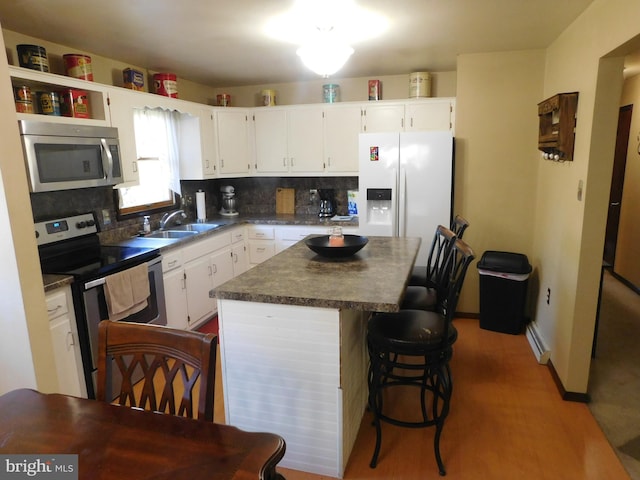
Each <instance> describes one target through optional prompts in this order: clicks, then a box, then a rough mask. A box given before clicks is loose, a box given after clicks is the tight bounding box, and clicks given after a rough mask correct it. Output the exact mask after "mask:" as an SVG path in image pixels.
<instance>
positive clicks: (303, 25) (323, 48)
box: [265, 0, 388, 77]
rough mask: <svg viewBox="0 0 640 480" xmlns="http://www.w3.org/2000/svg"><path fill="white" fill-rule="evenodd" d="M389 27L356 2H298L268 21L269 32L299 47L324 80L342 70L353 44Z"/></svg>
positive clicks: (342, 0) (307, 0)
mask: <svg viewBox="0 0 640 480" xmlns="http://www.w3.org/2000/svg"><path fill="white" fill-rule="evenodd" d="M387 28H388V21H387V19H386V18H385V17H383V16H382V15H379V14H377V13H374V12H371V11H369V10H366V9H364V8H362V7H359V6H357V5H356V4H355V2H354V1H353V0H296V3H295V4H294V6H293V8H292V9H291V10H290V11H288V12H285V13H283V14H280V15H277V16H275V17H272V18H271V19H269V21H268V22H267V23H266V25H265V31H266V33H267V34H268V35H269V36H271V37H273V38H277V39H279V40H283V41H286V42H291V43H294V44H297V45H299V48H298V50H297V54H298V56H300V58H301V59H302V62H303V63H304V65H305V66H306V67H307V68H309V69H311V70H312V71H314V72H315V73H317V74H318V75H321V76H323V77H328V76H329V75H333V74H334V73H336V72H337V71H338V70H340V69H341V68H342V67H343V66H344V64H345V63H346V62H347V60H348V59H349V57H350V56H351V55H352V54H353V53H354V50H353V48H352V47H351V45H352V44H354V43H357V42H361V41H363V40H367V39H370V38H373V37H376V36H378V35H381V34H382V33H383V32H384V31H386V29H387Z"/></svg>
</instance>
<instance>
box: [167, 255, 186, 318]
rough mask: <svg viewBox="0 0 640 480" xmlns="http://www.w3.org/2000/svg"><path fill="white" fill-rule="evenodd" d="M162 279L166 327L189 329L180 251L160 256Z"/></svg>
mask: <svg viewBox="0 0 640 480" xmlns="http://www.w3.org/2000/svg"><path fill="white" fill-rule="evenodd" d="M162 279H163V282H164V299H165V305H166V309H167V325H168V326H169V327H173V328H179V329H183V330H187V329H188V328H189V311H188V309H187V279H186V276H185V272H184V268H182V250H180V249H178V250H175V251H173V250H172V251H170V252H169V253H167V254H163V255H162Z"/></svg>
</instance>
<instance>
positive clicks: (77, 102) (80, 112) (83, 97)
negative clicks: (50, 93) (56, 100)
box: [58, 88, 91, 118]
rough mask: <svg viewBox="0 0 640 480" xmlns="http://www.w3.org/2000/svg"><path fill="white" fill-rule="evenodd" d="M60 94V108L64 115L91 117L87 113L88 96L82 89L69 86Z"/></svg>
mask: <svg viewBox="0 0 640 480" xmlns="http://www.w3.org/2000/svg"><path fill="white" fill-rule="evenodd" d="M58 93H59V94H60V110H61V112H62V115H63V116H65V117H75V118H91V117H90V114H89V97H88V96H87V92H85V91H84V90H76V89H75V88H69V89H67V90H63V91H61V92H58Z"/></svg>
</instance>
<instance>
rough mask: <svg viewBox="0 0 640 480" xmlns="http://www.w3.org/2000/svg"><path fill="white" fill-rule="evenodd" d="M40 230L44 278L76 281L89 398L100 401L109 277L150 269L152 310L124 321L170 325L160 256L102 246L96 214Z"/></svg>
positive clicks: (54, 221) (39, 225)
mask: <svg viewBox="0 0 640 480" xmlns="http://www.w3.org/2000/svg"><path fill="white" fill-rule="evenodd" d="M35 226H36V238H37V241H38V249H39V253H40V263H41V266H42V271H43V273H56V274H64V275H72V276H73V278H74V281H73V283H72V285H71V290H72V293H73V304H74V311H75V314H76V321H77V327H78V337H79V342H80V351H81V353H82V364H83V370H84V376H85V382H86V385H87V395H88V396H89V398H95V391H96V390H95V387H96V376H97V370H96V369H97V360H98V324H99V323H100V322H101V321H102V320H107V319H109V313H108V309H107V304H106V297H105V283H106V278H107V277H108V276H109V275H113V274H115V273H120V272H124V271H126V270H128V269H130V268H133V267H137V266H139V265H142V264H145V265H146V266H147V272H148V278H149V296H148V297H147V302H146V307H145V308H143V309H142V310H140V311H138V312H136V313H134V314H132V315H130V316H127V317H125V318H123V319H121V320H119V321H127V322H137V323H152V324H155V325H166V324H167V318H166V307H165V298H164V285H163V281H162V263H161V257H160V252H159V251H158V250H157V249H151V248H136V247H122V246H116V245H101V244H100V242H99V238H98V235H97V232H98V224H97V222H96V220H95V216H94V215H93V213H85V214H80V215H72V216H69V217H63V218H57V219H52V220H47V221H42V222H37V223H36V224H35ZM143 278H144V277H143Z"/></svg>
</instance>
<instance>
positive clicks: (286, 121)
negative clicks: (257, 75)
mask: <svg viewBox="0 0 640 480" xmlns="http://www.w3.org/2000/svg"><path fill="white" fill-rule="evenodd" d="M322 124H323V120H322V106H321V105H309V106H303V107H298V106H295V107H288V108H272V107H269V108H259V109H256V110H255V111H254V129H255V149H256V153H255V158H256V163H255V172H256V173H258V174H288V173H291V174H293V173H295V174H321V173H322V172H323V171H324V163H323V150H322V149H323V141H322V138H323V137H322Z"/></svg>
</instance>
